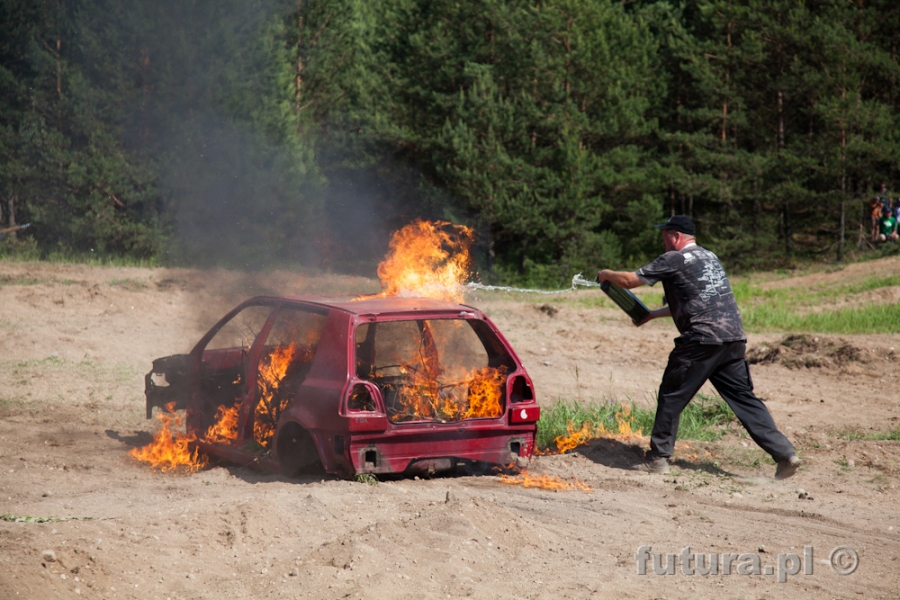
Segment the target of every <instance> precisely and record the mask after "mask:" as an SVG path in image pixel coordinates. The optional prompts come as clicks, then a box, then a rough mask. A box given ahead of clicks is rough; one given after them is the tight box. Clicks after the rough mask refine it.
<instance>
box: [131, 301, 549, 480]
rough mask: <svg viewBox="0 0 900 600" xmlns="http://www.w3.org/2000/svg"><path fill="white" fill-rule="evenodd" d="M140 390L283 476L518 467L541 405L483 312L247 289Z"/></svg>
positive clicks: (215, 448)
mask: <svg viewBox="0 0 900 600" xmlns="http://www.w3.org/2000/svg"><path fill="white" fill-rule="evenodd" d="M145 393H146V408H147V418H151V417H152V414H153V409H154V407H157V408H159V409H162V410H166V411H168V412H166V413H164V414H171V413H173V412H174V411H176V410H179V409H184V410H185V419H184V424H185V429H186V432H187V442H188V445H190V446H192V447H193V448H195V449H199V450H200V451H201V452H202V453H204V454H207V455H211V456H217V457H220V458H223V459H226V460H228V461H231V462H234V463H238V464H244V465H250V464H255V465H259V466H261V467H263V468H265V469H267V470H271V471H274V472H280V473H282V474H283V475H286V476H293V475H295V474H299V473H302V472H310V471H315V470H322V469H324V470H325V471H327V472H329V473H335V474H340V475H344V476H353V475H355V474H360V473H373V474H401V473H405V474H409V473H435V472H439V471H448V470H453V469H455V468H457V467H459V466H461V465H470V464H480V463H494V464H500V465H507V464H510V463H514V464H516V465H517V466H518V467H524V466H525V465H526V464H527V462H528V460H529V459H530V458H531V456H532V454H533V452H534V448H535V435H536V432H537V422H538V419H539V417H540V408H539V407H538V405H537V403H536V401H535V395H534V386H533V384H532V381H531V379H530V377H529V376H528V373H527V372H526V371H525V368H524V367H523V366H522V363H521V362H520V361H519V359H518V357H517V356H516V354H515V352H514V351H513V349H512V348H511V347H510V345H509V343H508V342H507V341H506V339H504V337H503V335H502V334H501V333H500V332H499V331H498V330H497V328H496V326H495V325H494V324H493V323H492V322H491V321H490V319H488V317H487V316H486V315H484V314H483V313H482V312H481V311H479V310H477V309H475V308H472V307H470V306H466V305H464V304H458V303H455V302H451V301H446V300H436V299H428V298H403V297H396V296H394V297H370V298H362V299H360V298H325V297H274V296H261V297H256V298H252V299H250V300H247V301H245V302H243V303H242V304H240V305H239V306H237V307H236V308H234V309H233V310H232V311H231V312H229V313H228V314H227V315H225V316H224V317H223V318H222V319H221V320H220V321H219V322H218V323H216V324H215V326H213V328H212V329H210V330H209V332H208V333H207V334H206V335H205V336H203V337H202V338H201V339H200V341H199V342H198V343H197V345H196V346H195V347H194V349H193V350H192V351H191V353H190V354H186V355H175V356H169V357H165V358H160V359H157V360H155V361H154V362H153V370H152V371H151V372H150V373H148V374H147V376H146V379H145ZM194 456H196V453H195V455H194Z"/></svg>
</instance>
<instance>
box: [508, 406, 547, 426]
mask: <svg viewBox="0 0 900 600" xmlns="http://www.w3.org/2000/svg"><path fill="white" fill-rule="evenodd" d="M540 418H541V407H540V406H513V407H512V408H510V409H509V422H510V423H536V422H537V421H538V420H539V419H540Z"/></svg>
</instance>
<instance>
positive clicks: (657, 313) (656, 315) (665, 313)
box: [632, 305, 672, 327]
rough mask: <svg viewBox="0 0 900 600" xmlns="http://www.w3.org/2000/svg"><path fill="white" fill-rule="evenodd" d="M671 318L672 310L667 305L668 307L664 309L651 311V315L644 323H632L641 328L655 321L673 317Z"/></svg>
mask: <svg viewBox="0 0 900 600" xmlns="http://www.w3.org/2000/svg"><path fill="white" fill-rule="evenodd" d="M671 316H672V309H671V308H669V306H668V305H666V306H663V307H662V308H657V309H656V310H651V311H650V314H648V315H647V318H645V319H644V320H643V321H632V323H634V324H635V326H637V327H640V326H641V325H643V324H644V323H649V322H650V321H652V320H653V319H661V318H663V317H671Z"/></svg>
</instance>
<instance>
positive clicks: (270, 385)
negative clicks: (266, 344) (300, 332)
mask: <svg viewBox="0 0 900 600" xmlns="http://www.w3.org/2000/svg"><path fill="white" fill-rule="evenodd" d="M297 352H298V346H297V344H296V343H291V344H290V345H287V346H279V347H277V348H275V349H274V350H272V352H270V353H269V356H268V357H267V358H265V359H264V360H262V361H260V365H259V376H258V377H257V380H256V385H257V387H258V388H259V402H258V403H257V404H256V409H255V414H254V419H253V439H254V440H256V442H257V443H258V444H260V445H261V446H263V447H266V448H268V446H269V443H270V442H271V440H272V436H273V435H274V434H275V427H276V426H277V425H278V417H279V416H280V415H281V413H282V412H283V411H284V409H286V408H287V405H288V403H289V402H290V400H291V398H290V397H289V396H283V397H281V398H280V399H277V400H276V395H277V394H278V391H279V386H280V385H281V381H282V380H283V379H284V376H285V375H287V372H288V368H289V367H290V366H291V364H292V363H293V361H294V357H295V355H296V354H297Z"/></svg>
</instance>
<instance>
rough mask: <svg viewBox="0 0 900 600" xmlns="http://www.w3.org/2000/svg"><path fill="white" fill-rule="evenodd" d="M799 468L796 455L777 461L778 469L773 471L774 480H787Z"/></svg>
mask: <svg viewBox="0 0 900 600" xmlns="http://www.w3.org/2000/svg"><path fill="white" fill-rule="evenodd" d="M799 468H800V459H799V458H797V455H796V454H792V455H791V456H789V457H788V458H785V459H784V460H779V461H778V467H777V468H776V469H775V479H787V478H788V477H790V476H791V475H793V474H794V473H796V472H797V469H799Z"/></svg>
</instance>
